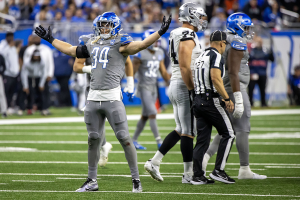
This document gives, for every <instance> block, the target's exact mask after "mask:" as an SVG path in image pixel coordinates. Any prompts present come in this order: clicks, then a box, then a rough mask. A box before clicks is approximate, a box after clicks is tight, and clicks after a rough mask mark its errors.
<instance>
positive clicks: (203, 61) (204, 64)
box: [194, 47, 225, 94]
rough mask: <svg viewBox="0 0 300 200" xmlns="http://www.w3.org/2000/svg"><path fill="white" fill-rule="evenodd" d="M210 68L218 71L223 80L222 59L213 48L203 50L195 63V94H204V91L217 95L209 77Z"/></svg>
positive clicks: (223, 66) (223, 67) (223, 68)
mask: <svg viewBox="0 0 300 200" xmlns="http://www.w3.org/2000/svg"><path fill="white" fill-rule="evenodd" d="M211 68H217V69H220V70H221V76H222V79H223V78H224V74H225V65H224V59H223V57H222V56H221V54H220V53H219V52H218V51H217V49H215V48H213V47H210V48H207V49H205V51H204V52H203V53H202V54H201V55H200V56H199V57H198V58H197V59H196V61H195V70H194V85H195V93H196V94H204V93H205V92H206V90H211V91H213V92H215V93H217V90H216V88H215V87H214V85H213V83H212V80H211V76H210V69H211Z"/></svg>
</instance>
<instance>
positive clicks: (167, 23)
mask: <svg viewBox="0 0 300 200" xmlns="http://www.w3.org/2000/svg"><path fill="white" fill-rule="evenodd" d="M171 21H172V15H170V16H169V19H168V20H167V21H166V16H164V18H163V22H162V25H161V27H160V30H159V31H158V34H159V35H160V36H162V35H163V34H165V33H166V32H167V30H168V28H169V26H170V24H171Z"/></svg>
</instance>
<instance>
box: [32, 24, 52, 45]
mask: <svg viewBox="0 0 300 200" xmlns="http://www.w3.org/2000/svg"><path fill="white" fill-rule="evenodd" d="M34 32H35V34H37V35H38V36H39V37H40V38H43V39H44V40H46V41H47V42H49V43H50V44H52V42H53V40H54V37H52V30H51V28H50V26H49V27H48V31H46V30H45V29H44V27H42V26H41V25H40V26H38V27H35V30H34Z"/></svg>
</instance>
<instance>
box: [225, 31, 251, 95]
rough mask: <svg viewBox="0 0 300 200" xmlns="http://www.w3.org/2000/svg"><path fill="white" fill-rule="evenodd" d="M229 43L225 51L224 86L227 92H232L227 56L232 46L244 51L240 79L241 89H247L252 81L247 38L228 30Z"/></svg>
mask: <svg viewBox="0 0 300 200" xmlns="http://www.w3.org/2000/svg"><path fill="white" fill-rule="evenodd" d="M226 41H227V45H226V49H225V52H224V53H223V58H224V61H225V69H226V71H225V77H224V80H223V81H224V86H225V89H226V91H227V92H232V88H231V84H230V79H229V75H228V60H227V56H228V53H229V50H230V49H231V48H233V49H235V50H239V51H243V54H244V56H243V58H242V60H241V64H240V71H239V79H240V90H241V91H246V90H247V87H248V84H249V81H250V69H249V66H248V59H249V52H248V49H247V40H246V39H245V38H242V37H240V36H238V35H234V34H232V33H229V32H227V40H226Z"/></svg>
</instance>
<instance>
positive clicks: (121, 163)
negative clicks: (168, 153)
mask: <svg viewBox="0 0 300 200" xmlns="http://www.w3.org/2000/svg"><path fill="white" fill-rule="evenodd" d="M0 163H3V164H84V165H86V164H87V162H78V161H6V160H1V161H0ZM108 164H115V165H128V163H127V162H108ZM138 164H139V165H144V164H145V162H138ZM161 164H162V165H183V163H181V162H179V163H178V162H162V163H161ZM250 164H251V166H252V165H257V166H274V165H275V166H300V164H289V163H250ZM208 165H214V163H208ZM226 165H227V166H228V165H235V166H239V165H240V163H226ZM0 174H2V173H0Z"/></svg>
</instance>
